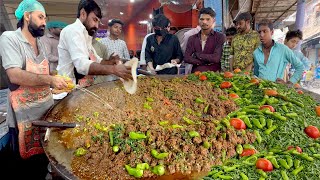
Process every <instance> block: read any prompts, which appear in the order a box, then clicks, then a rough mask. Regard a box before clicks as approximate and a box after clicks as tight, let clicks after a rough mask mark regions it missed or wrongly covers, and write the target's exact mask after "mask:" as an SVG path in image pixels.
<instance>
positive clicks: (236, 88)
mask: <svg viewBox="0 0 320 180" xmlns="http://www.w3.org/2000/svg"><path fill="white" fill-rule="evenodd" d="M231 84H232V87H233V89H234V90H235V91H239V90H240V89H239V88H238V87H237V86H236V85H235V83H234V82H231Z"/></svg>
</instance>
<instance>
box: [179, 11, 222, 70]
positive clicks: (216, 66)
mask: <svg viewBox="0 0 320 180" xmlns="http://www.w3.org/2000/svg"><path fill="white" fill-rule="evenodd" d="M215 17H216V13H215V12H214V11H213V9H212V8H210V7H207V8H202V9H201V10H200V11H199V25H200V27H201V31H200V32H199V33H197V34H195V35H193V36H191V37H190V38H189V39H188V43H187V48H186V52H185V56H184V61H185V62H186V63H189V64H192V65H193V67H192V72H195V71H201V72H203V71H220V68H221V65H220V59H221V54H222V46H223V43H224V42H225V37H224V35H223V34H221V33H219V32H216V31H214V30H213V29H212V27H213V24H214V23H215Z"/></svg>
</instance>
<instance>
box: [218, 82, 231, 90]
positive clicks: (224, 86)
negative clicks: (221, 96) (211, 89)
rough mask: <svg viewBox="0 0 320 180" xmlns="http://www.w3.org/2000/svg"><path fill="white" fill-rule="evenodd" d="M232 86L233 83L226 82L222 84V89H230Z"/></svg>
mask: <svg viewBox="0 0 320 180" xmlns="http://www.w3.org/2000/svg"><path fill="white" fill-rule="evenodd" d="M231 86H232V84H231V82H229V81H225V82H222V83H221V84H220V88H221V89H225V88H230V87H231Z"/></svg>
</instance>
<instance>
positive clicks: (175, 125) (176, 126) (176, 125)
mask: <svg viewBox="0 0 320 180" xmlns="http://www.w3.org/2000/svg"><path fill="white" fill-rule="evenodd" d="M171 127H172V128H173V129H177V128H183V126H180V125H178V124H173V125H172V126H171Z"/></svg>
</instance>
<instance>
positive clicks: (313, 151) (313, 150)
mask: <svg viewBox="0 0 320 180" xmlns="http://www.w3.org/2000/svg"><path fill="white" fill-rule="evenodd" d="M309 150H310V151H311V152H312V153H313V154H315V153H317V152H316V150H315V149H314V147H309Z"/></svg>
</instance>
